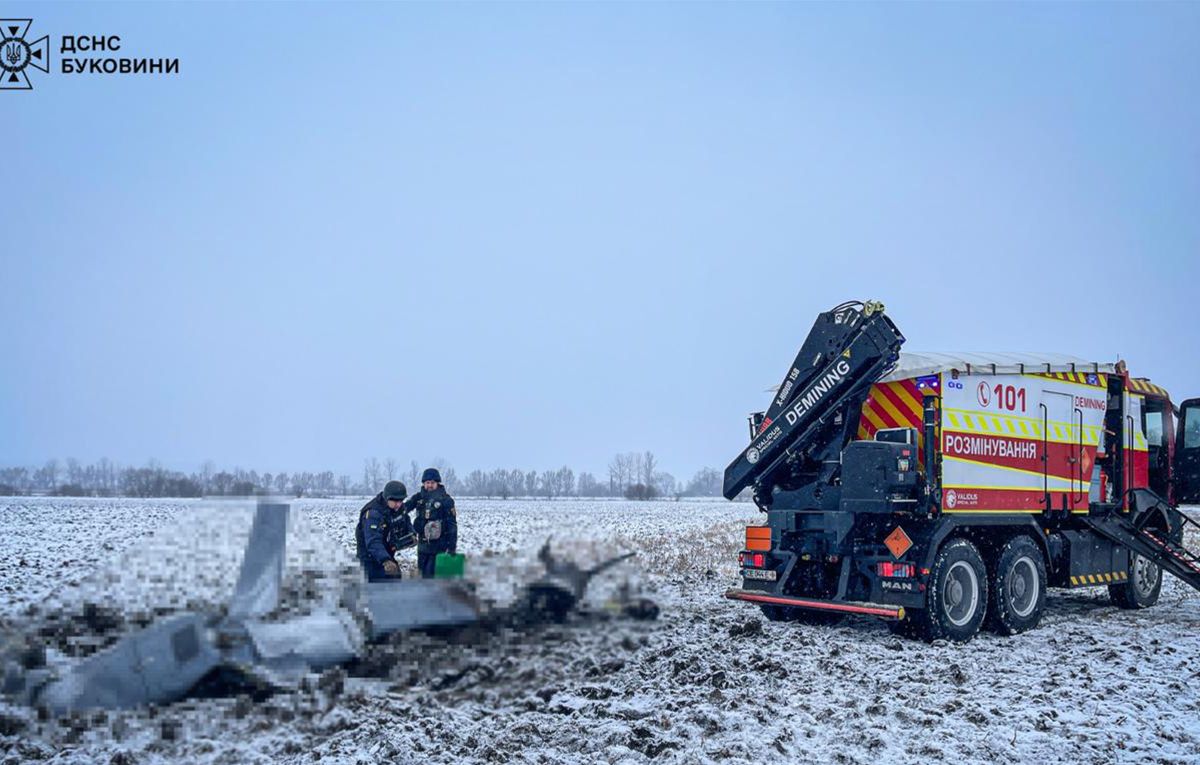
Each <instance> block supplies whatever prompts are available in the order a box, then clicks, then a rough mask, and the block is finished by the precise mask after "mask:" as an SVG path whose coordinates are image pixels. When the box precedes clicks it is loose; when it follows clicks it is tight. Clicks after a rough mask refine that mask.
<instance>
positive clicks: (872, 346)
mask: <svg viewBox="0 0 1200 765" xmlns="http://www.w3.org/2000/svg"><path fill="white" fill-rule="evenodd" d="M903 342H904V336H903V335H901V334H900V331H899V330H898V329H896V325H895V324H893V323H892V320H891V319H889V318H888V317H887V316H885V315H884V313H883V305H882V304H880V303H873V302H868V303H866V304H862V303H844V304H842V305H840V306H837V307H836V308H834V309H833V310H831V311H827V312H825V313H822V314H821V315H820V316H818V317H817V321H816V323H815V324H814V325H813V328H812V331H811V332H810V333H809V335H808V337H807V338H806V339H805V341H804V344H803V345H802V346H801V348H800V352H799V353H798V354H797V356H796V360H795V361H794V362H793V364H792V367H791V369H790V370H789V371H788V373H787V376H786V377H785V378H784V382H783V385H782V386H780V388H779V391H778V392H777V393H776V396H775V398H774V399H773V400H772V402H771V406H770V407H769V408H768V409H767V411H766V412H765V413H764V416H763V420H762V423H761V424H760V426H759V427H758V429H757V430H758V432H757V433H756V434H755V436H754V438H753V439H752V440H751V442H750V445H749V446H748V447H746V449H745V450H744V451H743V452H742V453H741V454H739V455H738V457H737V458H736V459H735V460H734V461H733V462H732V463H730V465H729V467H727V468H725V486H724V490H723V493H724V494H725V497H726V498H727V499H733V498H734V497H736V496H737V495H738V493H739V492H741V491H742V490H743V489H745V488H746V487H747V486H750V485H751V484H754V483H760V484H761V483H764V482H765V481H769V480H770V479H771V478H772V477H773V476H775V475H776V473H777V472H778V471H779V469H780V468H781V467H782V466H783V465H784V464H785V463H788V462H789V461H791V460H794V459H796V458H797V457H798V456H799V455H802V454H803V453H805V452H811V451H813V449H814V447H816V446H820V445H821V444H820V443H819V442H820V440H821V439H822V438H824V439H825V440H828V439H829V438H830V435H829V428H827V427H824V426H825V425H827V424H828V418H830V417H832V416H833V414H834V413H836V412H838V411H840V410H841V408H842V407H843V406H844V405H845V404H846V403H847V402H850V401H854V400H855V398H856V397H858V398H859V399H860V401H859V403H860V404H861V397H862V396H863V395H865V392H866V390H867V388H869V387H870V386H871V384H872V383H874V382H876V381H877V380H879V378H881V377H883V375H884V374H886V373H887V371H888V370H889V369H891V367H892V366H893V365H894V364H895V362H896V360H897V359H898V358H899V353H900V346H901V344H902V343H903ZM840 446H841V445H840V444H839V447H840Z"/></svg>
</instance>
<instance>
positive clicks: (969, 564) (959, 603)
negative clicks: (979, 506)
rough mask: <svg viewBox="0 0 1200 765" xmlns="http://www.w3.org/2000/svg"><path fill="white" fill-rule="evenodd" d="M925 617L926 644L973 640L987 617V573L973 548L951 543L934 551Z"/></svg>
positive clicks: (922, 620)
mask: <svg viewBox="0 0 1200 765" xmlns="http://www.w3.org/2000/svg"><path fill="white" fill-rule="evenodd" d="M925 597H926V607H925V615H924V617H922V618H921V619H920V622H921V626H923V627H924V632H925V638H926V639H927V640H938V639H946V640H952V641H954V642H955V643H965V642H967V641H968V640H970V639H971V638H973V637H975V633H977V632H979V626H980V625H981V624H983V617H984V616H985V615H986V614H987V602H988V583H987V569H986V568H985V567H984V565H983V558H982V556H980V554H979V550H978V549H976V547H975V545H973V544H971V543H970V542H968V541H967V540H965V539H961V538H959V539H952V540H950V541H949V542H947V543H946V544H944V545H942V548H941V549H940V550H938V554H937V556H936V557H935V558H934V559H933V566H932V567H931V568H930V571H929V589H928V590H926V595H925Z"/></svg>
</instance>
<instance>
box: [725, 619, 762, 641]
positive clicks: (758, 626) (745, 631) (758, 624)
mask: <svg viewBox="0 0 1200 765" xmlns="http://www.w3.org/2000/svg"><path fill="white" fill-rule="evenodd" d="M761 632H762V620H761V619H747V620H746V621H745V622H744V623H742V624H735V625H733V626H732V627H730V628H729V636H730V637H750V636H751V635H758V634H760V633H761Z"/></svg>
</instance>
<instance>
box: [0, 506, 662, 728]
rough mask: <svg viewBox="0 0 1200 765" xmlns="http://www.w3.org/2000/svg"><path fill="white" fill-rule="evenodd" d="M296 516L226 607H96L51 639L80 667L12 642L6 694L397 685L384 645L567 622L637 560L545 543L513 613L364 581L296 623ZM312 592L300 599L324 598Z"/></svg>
mask: <svg viewBox="0 0 1200 765" xmlns="http://www.w3.org/2000/svg"><path fill="white" fill-rule="evenodd" d="M289 512H290V508H289V505H288V504H286V503H279V502H269V501H260V502H259V503H258V505H257V508H256V511H255V514H254V520H253V525H252V528H251V531H250V536H249V540H248V541H247V543H246V547H245V553H244V555H243V559H242V564H241V569H240V573H239V577H238V580H237V584H236V586H235V587H234V591H233V594H232V596H231V598H230V601H229V603H228V607H217V608H215V609H211V608H210V609H205V608H203V607H199V606H197V607H194V608H193V609H192V610H188V611H181V612H176V613H173V614H171V615H169V616H165V617H162V618H159V619H156V620H154V621H152V622H150V623H148V624H145V626H141V627H140V628H138V629H136V630H135V631H134V632H131V633H129V634H125V635H124V636H119V632H120V631H122V630H124V629H126V628H128V626H129V625H130V624H136V623H138V622H139V621H140V620H129V619H126V618H125V617H124V616H123V615H122V614H121V613H120V612H118V611H115V610H112V609H106V608H104V607H101V606H98V605H96V604H94V603H88V604H85V605H84V607H83V610H82V613H81V614H80V615H79V616H77V617H74V618H73V619H72V620H70V621H66V622H64V621H63V620H56V621H54V622H51V623H50V624H49V625H47V626H46V627H44V628H43V630H42V635H41V636H42V637H43V638H44V639H47V640H51V641H53V642H55V643H56V644H57V645H59V646H60V647H61V648H63V649H65V650H64V651H63V653H64V654H66V655H73V656H75V657H77V658H78V657H80V656H81V655H82V658H78V661H76V662H74V663H73V664H70V665H68V666H66V667H65V668H56V669H51V668H49V667H48V666H47V656H46V647H45V645H42V644H37V643H31V642H29V641H28V640H18V641H15V642H13V643H12V644H9V645H7V646H6V647H5V649H4V650H3V652H2V655H0V660H2V662H3V669H4V675H3V688H2V690H3V693H4V694H5V695H6V696H8V697H9V698H10V699H13V700H14V701H16V702H17V703H19V704H22V705H25V706H33V707H36V708H37V709H38V710H39V716H41V714H43V713H45V714H50V715H54V716H59V717H61V716H63V715H71V714H72V713H74V712H76V711H79V710H87V709H125V708H132V707H140V706H151V707H153V705H156V704H166V703H170V702H172V701H176V700H179V699H181V698H184V697H186V696H198V697H214V696H237V697H239V698H250V699H253V700H255V701H258V700H262V699H265V698H266V697H268V696H269V695H271V694H272V693H274V692H277V691H279V690H284V689H295V688H298V687H300V686H301V684H302V683H305V682H306V678H307V676H308V675H309V673H312V672H318V673H322V674H321V680H320V681H319V683H318V685H319V686H320V687H321V688H322V690H324V691H325V692H327V693H340V692H341V688H342V685H343V683H344V678H345V676H346V671H345V669H344V668H349V669H350V670H351V671H352V672H354V673H355V674H359V675H360V676H362V675H365V676H375V677H387V676H391V675H392V674H393V672H394V667H393V666H392V665H393V664H395V661H396V658H395V656H393V655H390V654H391V653H392V652H390V651H388V650H387V646H386V645H380V648H382V649H383V650H376V649H375V648H374V647H373V646H375V645H379V644H384V643H387V642H389V641H393V640H395V637H393V636H397V635H400V634H411V633H412V632H413V631H417V630H455V631H458V632H460V633H462V632H466V633H467V635H465V636H468V637H469V635H470V634H475V636H476V638H479V637H482V636H483V635H486V634H487V633H489V632H494V631H496V630H498V629H511V628H514V627H516V628H527V627H530V626H534V625H538V624H544V623H558V622H562V621H564V620H565V619H566V617H567V616H568V614H570V613H571V612H572V611H573V610H575V609H576V607H577V606H578V604H579V603H580V601H581V600H582V598H583V596H584V594H585V592H586V590H587V587H588V585H589V583H590V582H591V581H592V579H593V578H595V577H596V576H597V575H598V574H600V573H602V572H603V571H606V570H608V569H610V568H612V567H613V566H615V565H617V564H618V563H620V562H621V561H624V560H626V559H628V558H630V557H632V555H633V553H629V554H625V555H620V556H617V557H614V558H611V559H608V560H606V561H603V562H601V563H599V564H598V565H594V566H591V567H589V568H584V567H582V566H580V565H578V564H577V563H575V562H574V561H571V560H566V559H560V558H556V557H555V556H554V555H553V554H552V553H551V552H550V543H549V541H547V542H546V544H545V545H543V546H542V548H541V550H540V551H539V552H538V559H539V560H540V561H541V563H542V565H543V566H544V567H545V572H544V573H543V574H542V576H540V577H539V578H538V579H536V580H535V581H533V582H531V583H529V584H528V585H526V586H525V588H524V589H523V590H522V591H521V593H520V594H519V596H518V597H517V599H516V600H515V601H514V603H513V604H512V605H511V606H508V607H506V608H492V609H489V608H487V607H485V605H484V604H482V603H481V602H480V601H479V599H478V598H477V597H476V595H475V592H474V590H473V588H472V586H471V585H470V584H469V583H468V582H466V581H464V580H461V579H419V580H403V581H397V582H388V583H369V584H365V585H363V586H361V587H360V588H359V589H357V591H356V592H343V593H341V597H340V598H338V599H337V601H336V604H333V605H328V604H327V605H324V606H321V607H318V608H316V609H314V610H312V611H310V612H308V613H302V614H292V613H287V612H281V611H280V602H281V596H282V595H281V593H282V588H281V582H282V578H283V565H284V554H285V546H286V538H287V527H288V515H289ZM308 584H312V583H311V582H309V583H308ZM309 590H310V588H309V587H307V586H306V587H304V588H303V593H301V594H302V595H305V594H307V595H306V596H308V597H311V595H312V594H315V590H313V592H312V593H310V592H309ZM616 605H617V611H618V613H620V614H621V615H623V616H627V617H629V618H633V619H654V618H657V616H658V613H659V609H658V606H657V605H656V604H655V603H653V602H652V601H650V600H647V599H645V598H632V597H630V594H629V591H628V588H627V587H625V588H622V590H621V596H620V598H619V601H618V603H617V604H616ZM47 631H48V632H47ZM472 631H475V632H472ZM485 674H486V673H485ZM336 678H341V681H338V682H336V683H335V682H334V680H335V679H336ZM456 682H457V681H456ZM335 686H336V690H335ZM168 727H169V726H167V725H166V724H164V726H163V728H162V737H163V739H164V740H173V735H174V730H173V729H172V730H168Z"/></svg>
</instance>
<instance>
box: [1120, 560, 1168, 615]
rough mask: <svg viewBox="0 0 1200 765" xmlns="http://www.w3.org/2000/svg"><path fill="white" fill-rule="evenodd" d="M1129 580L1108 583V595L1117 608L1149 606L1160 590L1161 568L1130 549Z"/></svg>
mask: <svg viewBox="0 0 1200 765" xmlns="http://www.w3.org/2000/svg"><path fill="white" fill-rule="evenodd" d="M1128 573H1129V581H1127V582H1124V583H1123V584H1110V585H1109V586H1108V596H1109V597H1110V598H1112V602H1113V604H1114V605H1116V606H1117V607H1119V608H1131V609H1132V608H1149V607H1150V606H1152V605H1154V604H1155V603H1157V602H1158V596H1159V593H1161V592H1162V568H1161V567H1159V566H1158V565H1157V564H1155V563H1151V562H1150V560H1149V559H1148V558H1143V557H1142V556H1141V555H1138V554H1137V553H1135V552H1133V551H1132V550H1130V552H1129V570H1128Z"/></svg>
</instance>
